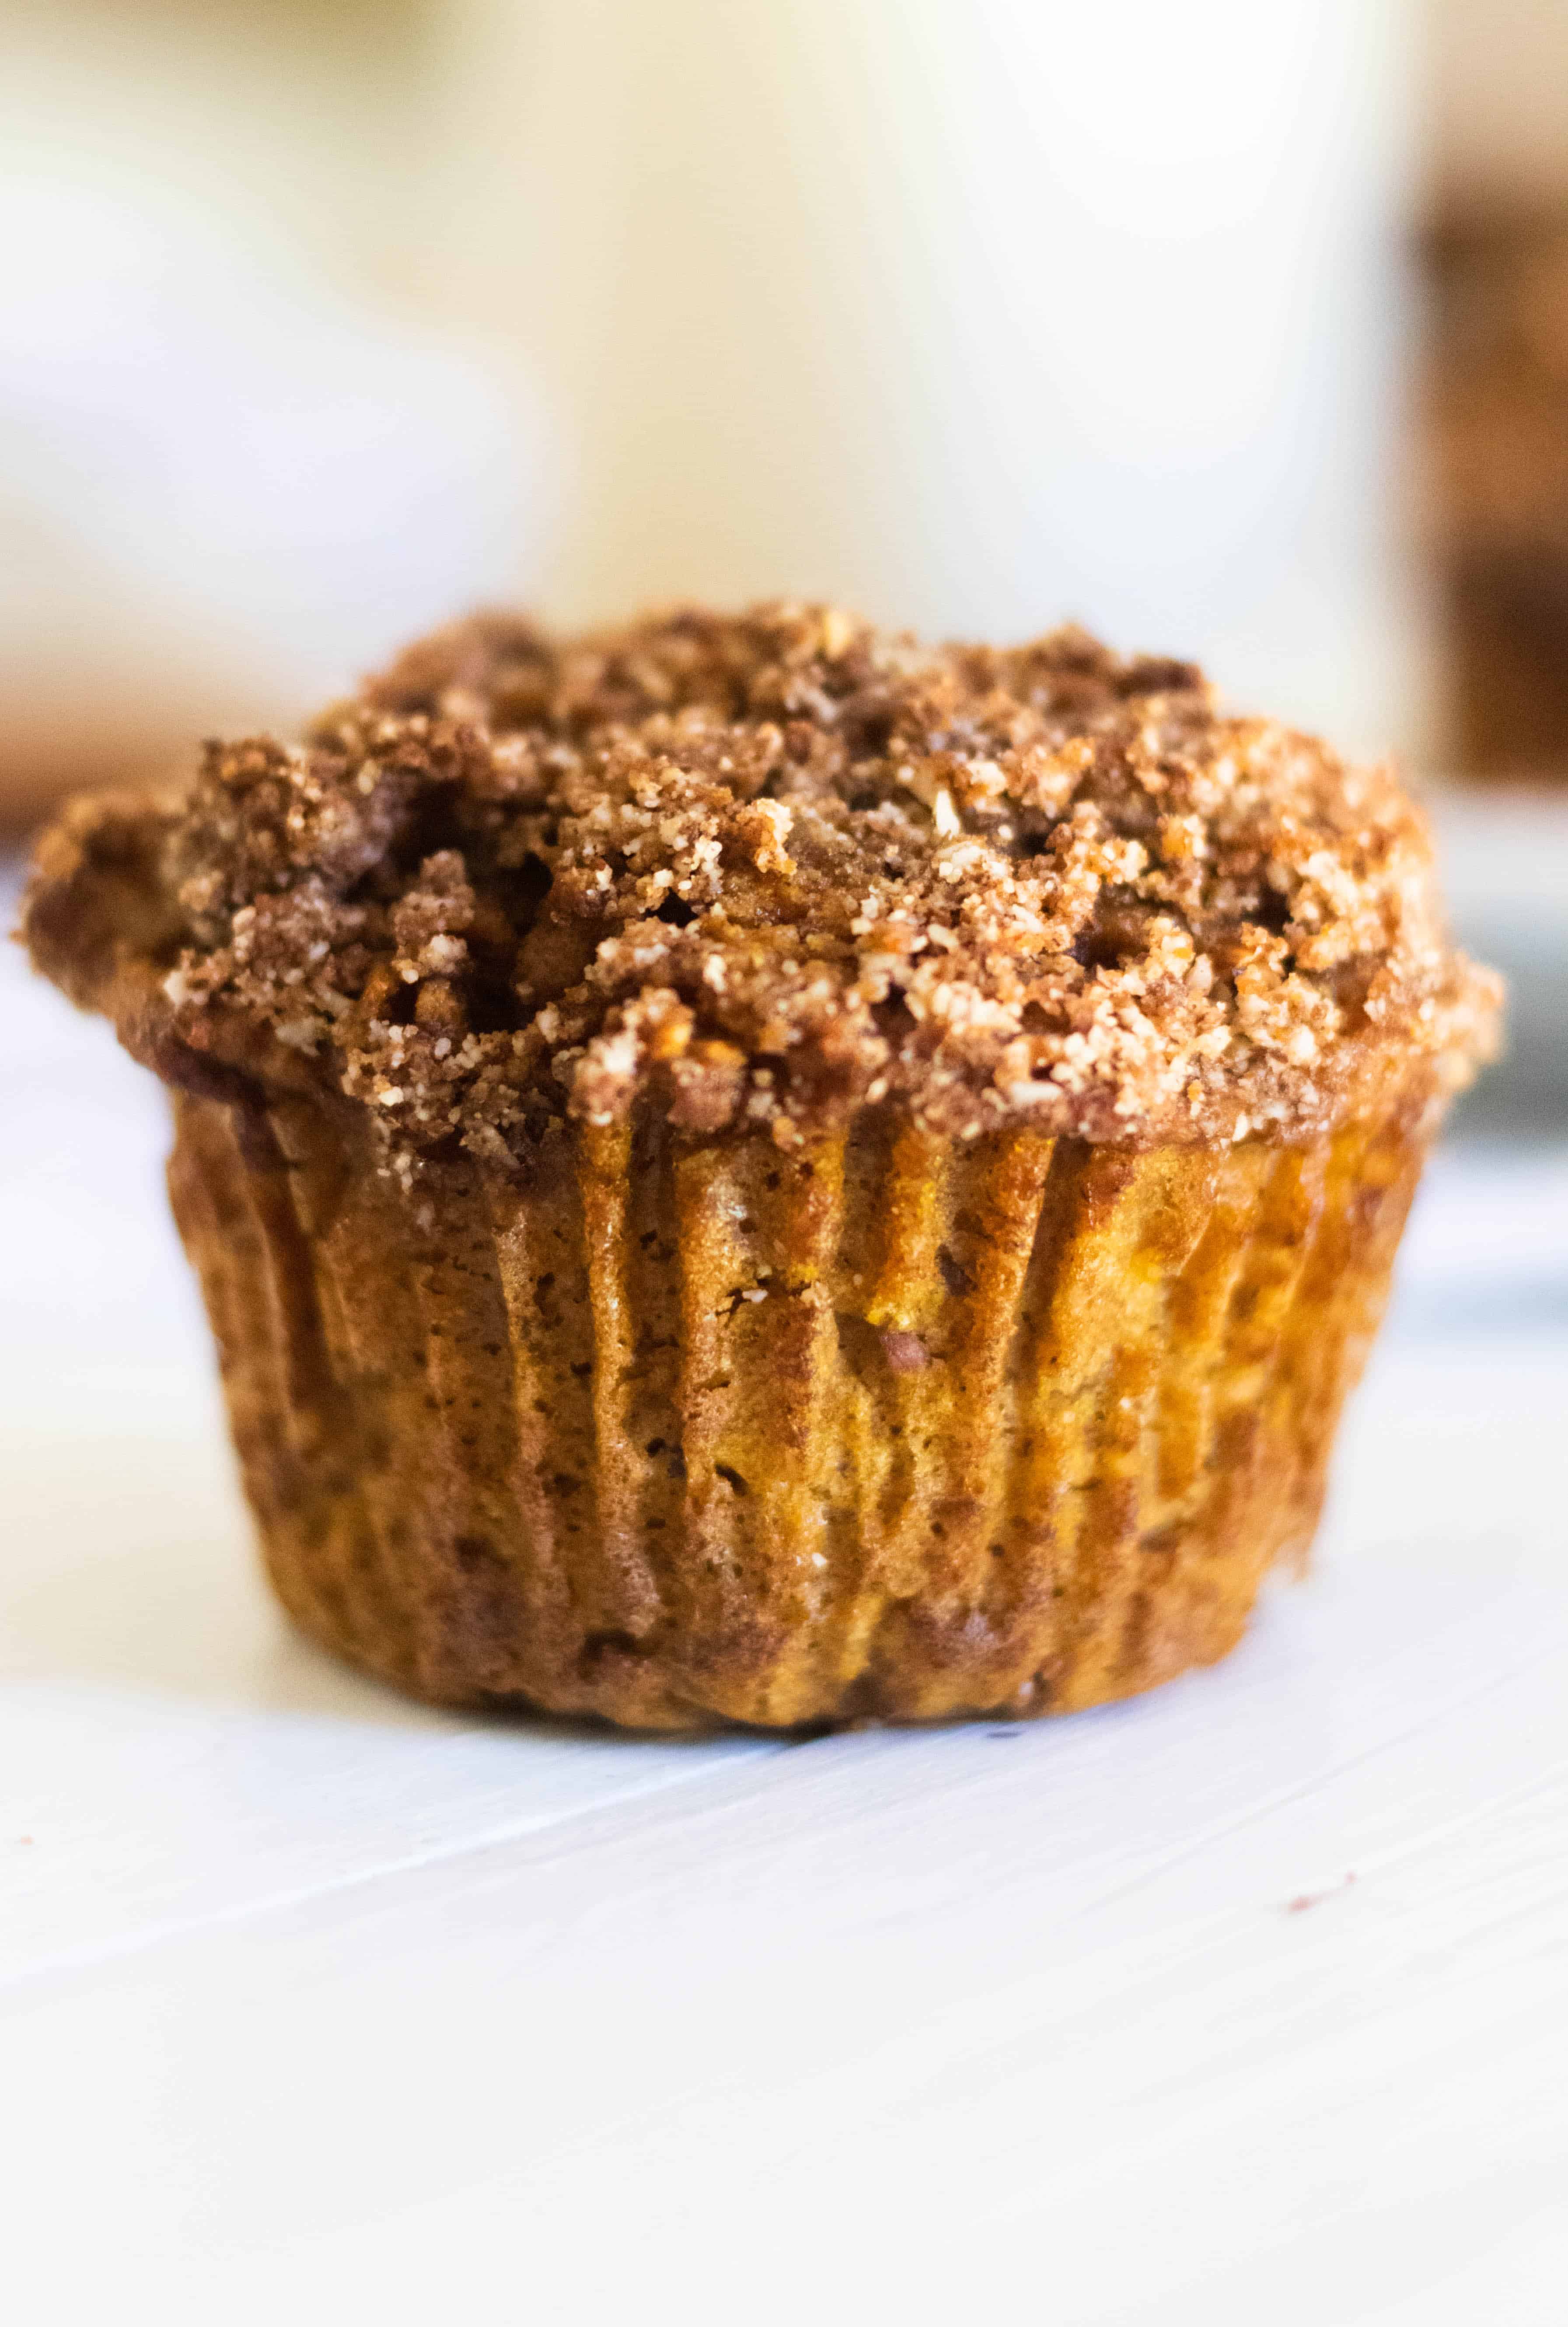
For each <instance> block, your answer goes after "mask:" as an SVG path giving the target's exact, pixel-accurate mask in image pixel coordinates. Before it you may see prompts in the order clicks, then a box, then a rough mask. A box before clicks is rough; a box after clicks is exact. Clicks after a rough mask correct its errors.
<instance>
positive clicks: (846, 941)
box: [29, 604, 1498, 1173]
mask: <svg viewBox="0 0 1568 2327" xmlns="http://www.w3.org/2000/svg"><path fill="white" fill-rule="evenodd" d="M102 813H103V814H104V815H107V814H109V812H108V811H103V812H102ZM127 816H129V827H127ZM139 818H140V821H139V823H138V821H137V818H136V816H135V815H129V812H128V811H127V808H126V803H125V802H123V801H122V802H120V803H118V804H117V807H116V808H115V809H114V810H113V812H112V817H111V819H110V820H111V822H112V823H113V830H114V834H115V835H116V836H117V839H116V842H115V846H117V848H118V850H119V856H118V858H117V862H124V861H126V857H127V849H128V850H129V854H130V855H134V857H135V863H136V864H137V866H138V867H140V868H141V870H140V874H139V877H140V878H141V880H142V882H143V883H144V886H145V883H148V882H151V883H154V886H155V888H156V891H157V896H156V900H155V908H156V909H155V910H154V907H153V906H148V907H146V908H145V910H144V911H143V912H142V914H141V916H140V922H139V925H138V926H139V930H140V934H137V935H135V936H133V934H132V932H131V927H130V920H127V918H126V911H125V909H124V908H123V906H122V907H117V909H116V910H117V911H118V912H119V915H120V921H122V922H124V923H125V928H124V929H123V930H122V931H121V935H120V939H119V941H118V944H117V948H116V947H111V948H110V950H111V951H114V952H115V953H116V958H117V960H119V961H120V963H121V964H122V967H123V966H124V964H125V962H126V959H127V958H134V963H135V965H136V966H139V968H140V970H141V972H142V974H143V984H144V987H145V992H146V994H147V995H150V996H151V997H152V998H151V1000H150V1001H146V1002H145V1007H147V1008H151V1009H152V1010H153V1011H154V1014H159V1013H161V1014H162V1016H163V1021H164V1022H166V1023H163V1024H162V1025H161V1027H160V1031H159V1042H158V1045H156V1046H155V1047H157V1048H158V1051H159V1058H160V1063H162V1062H163V1061H166V1059H167V1057H168V1054H169V1052H168V1045H169V1042H171V1041H173V1042H174V1043H175V1044H177V1045H178V1046H180V1047H181V1048H182V1049H183V1050H184V1051H187V1052H191V1053H197V1054H206V1055H208V1056H210V1057H212V1058H215V1059H223V1058H226V1057H233V1056H238V1055H240V1054H241V1053H242V1052H243V1054H244V1055H245V1056H246V1058H247V1060H248V1061H250V1062H251V1064H252V1067H253V1069H254V1066H255V1062H256V1061H257V1056H258V1045H259V1046H260V1054H261V1055H263V1057H264V1059H266V1058H270V1059H271V1060H272V1061H274V1062H275V1065H276V1066H277V1067H278V1069H279V1070H282V1069H283V1067H284V1065H285V1063H286V1065H287V1068H288V1070H290V1071H293V1072H294V1073H296V1074H297V1073H298V1072H302V1071H303V1072H308V1073H311V1074H313V1075H316V1076H319V1077H321V1078H322V1079H325V1080H326V1081H327V1082H328V1083H330V1084H331V1085H332V1086H334V1087H336V1088H337V1089H341V1091H342V1092H344V1093H346V1094H347V1095H349V1096H350V1098H354V1099H357V1100H359V1101H361V1102H363V1103H364V1105H365V1106H366V1107H369V1108H370V1109H372V1110H373V1112H374V1116H375V1119H376V1120H377V1122H378V1125H379V1126H380V1127H381V1130H382V1132H383V1133H384V1135H385V1137H386V1140H387V1145H388V1150H389V1153H390V1154H391V1155H392V1156H393V1158H394V1159H395V1160H396V1161H397V1164H398V1165H399V1168H400V1169H402V1170H403V1171H404V1172H405V1173H406V1172H407V1171H408V1170H409V1169H410V1168H412V1164H413V1163H414V1161H415V1159H416V1158H417V1156H418V1155H419V1154H422V1153H431V1152H434V1151H435V1150H438V1149H440V1148H442V1147H443V1146H446V1145H451V1144H452V1143H454V1142H462V1144H463V1145H466V1146H467V1147H468V1148H469V1150H470V1151H471V1152H472V1153H473V1154H477V1155H478V1156H480V1157H481V1158H483V1159H485V1160H488V1161H490V1162H492V1163H495V1164H510V1163H512V1162H514V1161H516V1160H518V1159H519V1158H520V1157H521V1156H523V1155H524V1154H525V1153H526V1150H527V1145H528V1142H529V1140H530V1138H531V1137H532V1136H533V1135H535V1134H536V1133H537V1131H538V1130H539V1129H540V1128H541V1127H542V1126H543V1125H544V1124H545V1123H546V1122H547V1121H548V1120H550V1119H553V1118H555V1117H560V1116H563V1115H570V1116H574V1117H581V1118H585V1119H586V1120H588V1121H589V1122H592V1123H595V1124H607V1123H611V1122H613V1121H615V1120H617V1119H618V1118H620V1117H622V1116H624V1115H625V1113H626V1112H627V1110H628V1109H629V1108H630V1107H631V1106H632V1104H633V1102H634V1100H636V1099H638V1098H639V1097H642V1096H647V1097H649V1098H651V1099H652V1100H653V1101H654V1103H656V1104H657V1105H658V1106H659V1107H662V1108H663V1109H664V1110H665V1112H666V1113H667V1115H668V1117H669V1118H670V1120H671V1122H672V1123H673V1124H675V1125H676V1126H679V1127H682V1128H684V1129H686V1130H689V1131H692V1132H699V1133H715V1132H720V1131H723V1130H725V1129H727V1128H729V1127H731V1126H734V1127H737V1128H739V1127H743V1126H762V1127H765V1128H766V1129H767V1130H768V1131H769V1132H770V1135H771V1136H772V1137H773V1138H774V1139H775V1140H776V1141H777V1142H778V1143H779V1145H781V1146H789V1145H795V1144H798V1143H799V1142H800V1141H801V1140H803V1139H804V1138H807V1137H808V1136H810V1135H813V1134H814V1133H816V1132H817V1131H819V1130H822V1129H824V1128H826V1127H827V1126H831V1125H833V1124H835V1123H837V1122H842V1121H843V1120H844V1119H845V1117H847V1116H849V1115H850V1114H852V1113H853V1112H854V1110H855V1109H856V1108H858V1107H861V1106H863V1105H868V1104H869V1105H874V1104H877V1103H879V1102H882V1101H884V1100H885V1101H890V1102H892V1103H895V1104H897V1105H899V1106H901V1107H904V1108H905V1109H907V1110H908V1112H909V1113H910V1116H911V1117H913V1118H914V1119H915V1120H916V1121H917V1122H918V1123H919V1124H920V1125H921V1126H924V1127H926V1128H928V1129H930V1130H932V1131H935V1132H938V1133H941V1134H946V1135H955V1136H958V1137H961V1138H971V1137H975V1136H977V1135H980V1134H982V1133H984V1132H987V1131H990V1130H993V1129H999V1128H1002V1127H1003V1126H1007V1125H1011V1124H1016V1123H1019V1122H1024V1121H1027V1122H1029V1123H1031V1124H1033V1125H1036V1126H1039V1127H1040V1128H1041V1130H1045V1131H1050V1132H1062V1133H1071V1134H1074V1135H1078V1136H1080V1137H1085V1138H1088V1139H1093V1140H1097V1141H1127V1142H1134V1143H1139V1144H1146V1143H1152V1142H1154V1141H1162V1140H1176V1141H1187V1142H1190V1141H1197V1140H1202V1141H1214V1140H1219V1139H1239V1138H1244V1137H1246V1136H1248V1135H1261V1136H1269V1137H1276V1138H1278V1137H1290V1136H1293V1135H1308V1134H1310V1133H1311V1132H1314V1131H1316V1130H1319V1129H1321V1128H1323V1127H1325V1126H1327V1125H1329V1124H1330V1122H1332V1121H1334V1120H1337V1119H1338V1118H1339V1117H1341V1116H1343V1115H1344V1114H1345V1113H1347V1112H1348V1111H1349V1110H1350V1109H1351V1108H1352V1107H1355V1106H1356V1105H1357V1104H1358V1101H1359V1099H1360V1098H1362V1097H1364V1096H1365V1095H1366V1093H1367V1091H1368V1089H1370V1088H1372V1087H1373V1086H1374V1085H1375V1084H1376V1083H1377V1081H1379V1080H1381V1079H1383V1078H1385V1077H1386V1075H1387V1074H1388V1073H1389V1072H1390V1071H1393V1070H1403V1069H1404V1068H1405V1066H1406V1065H1407V1064H1408V1062H1409V1061H1410V1058H1411V1056H1412V1054H1413V1053H1414V1052H1420V1053H1423V1054H1425V1055H1427V1056H1428V1057H1430V1058H1431V1059H1432V1061H1433V1062H1434V1067H1435V1070H1436V1071H1437V1074H1438V1076H1439V1079H1440V1080H1445V1081H1447V1082H1448V1083H1450V1084H1456V1083H1458V1082H1459V1081H1461V1080H1462V1079H1464V1078H1465V1076H1466V1075H1467V1074H1468V1072H1469V1071H1470V1069H1471V1068H1472V1066H1473V1064H1474V1063H1475V1062H1476V1061H1477V1060H1478V1059H1479V1058H1480V1057H1481V1056H1482V1055H1484V1053H1485V1051H1486V1050H1487V1048H1488V1046H1489V1042H1490V1041H1491V1039H1492V1034H1493V1028H1494V1025H1495V1021H1496V1016H1497V1009H1498V988H1497V984H1496V981H1495V980H1494V979H1492V978H1491V977H1489V974H1488V973H1486V972H1483V971H1478V970H1476V969H1474V968H1473V967H1471V966H1470V964H1469V963H1467V962H1466V961H1465V960H1464V959H1463V958H1462V957H1461V956H1458V955H1456V954H1455V953H1454V952H1453V951H1452V950H1451V948H1450V946H1449V944H1448V941H1447V938H1446V935H1445V931H1444V929H1443V924H1442V917H1441V911H1440V907H1439V903H1438V899H1437V894H1436V890H1435V885H1434V879H1433V866H1432V859H1431V849H1430V844H1429V841H1428V837H1427V834H1426V831H1425V827H1424V825H1423V820H1422V818H1421V817H1420V815H1419V813H1418V811H1417V810H1416V809H1415V808H1414V806H1413V804H1412V803H1411V801H1410V800H1409V799H1408V798H1407V797H1406V795H1405V793H1404V791H1403V790H1401V788H1400V786H1399V785H1398V783H1397V781H1396V780H1395V777H1394V776H1393V774H1392V773H1391V771H1389V770H1388V769H1387V768H1386V767H1371V768H1358V767H1352V766H1349V765H1347V764H1346V763H1345V762H1343V761H1341V760H1340V759H1339V758H1338V757H1337V756H1336V755H1335V754H1334V753H1333V752H1331V751H1330V750H1329V749H1328V748H1327V747H1326V746H1325V745H1323V744H1321V743H1317V742H1314V741H1312V740H1311V739H1310V738H1307V737H1305V736H1302V735H1299V734H1293V733H1291V732H1289V731H1288V730H1286V729H1284V728H1283V727H1280V726H1277V725H1275V724H1272V723H1271V722H1269V721H1267V720H1264V719H1256V718H1241V717H1233V716H1230V715H1227V714H1225V713H1224V712H1222V711H1221V710H1220V709H1219V708H1218V707H1217V706H1216V704H1215V702H1214V700H1213V698H1212V696H1211V694H1210V692H1209V689H1208V687H1206V685H1205V683H1204V681H1203V679H1202V678H1201V675H1200V674H1199V672H1198V671H1197V670H1196V669H1195V668H1192V667H1191V666H1190V665H1189V664H1185V663H1181V662H1173V661H1169V660H1161V659H1153V658H1134V659H1123V658H1121V657H1118V656H1117V655H1115V654H1113V653H1112V652H1110V651H1109V650H1107V649H1106V648H1104V647H1102V646H1100V645H1098V644H1097V642H1096V641H1095V640H1092V639H1090V638H1089V637H1087V635H1085V634H1084V633H1083V632H1081V631H1077V630H1072V629H1068V630H1061V631H1054V632H1052V633H1051V634H1050V635H1049V636H1048V637H1045V638H1043V639H1041V640H1037V641H1035V642H1033V643H1032V644H1030V645H1025V646H1022V647H1017V648H1011V649H996V648H990V647H978V646H950V647H943V648H927V647H923V646H920V645H919V644H917V643H916V642H915V641H913V640H910V639H909V638H907V637H902V636H892V635H889V634H887V633H884V632H879V631H875V630H873V628H871V627H870V626H869V625H867V624H866V623H864V622H863V621H858V620H857V619H855V618H854V617H853V616H851V615H849V614H846V613H845V612H841V611H840V610H838V609H836V608H826V607H820V606H801V605H794V604H781V605H771V606H763V607H760V608H756V609H753V610H752V611H751V612H747V613H744V614H742V615H737V616H721V615H716V614H710V613H705V612H691V611H679V612H673V613H670V614H667V615H663V616H658V617H654V618H651V619H649V620H647V621H642V622H639V623H637V624H635V625H633V626H631V627H630V628H628V629H625V630H621V631H613V632H607V633H603V634H599V635H593V636H589V637H587V638H581V639H573V640H565V641H562V640H554V639H552V638H550V637H548V636H547V635H546V633H545V632H543V631H540V630H539V629H537V628H536V627H535V626H533V625H532V624H531V623H529V622H527V621H524V620H521V619H520V618H513V617H509V616H499V615H498V616H481V617H478V618H475V619H472V620H471V621H465V622H462V623H459V624H456V625H455V626H453V628H451V629H450V630H447V631H442V632H440V633H438V634H437V635H435V636H434V637H433V638H431V639H428V640H424V641H422V642H421V643H420V644H419V645H417V646H415V647H413V648H411V649H410V650H408V652H407V653H406V654H405V655H404V656H403V657H402V658H401V659H399V660H398V661H397V663H395V664H394V665H393V666H392V668H390V669H389V670H387V672H385V673H383V674H382V675H381V676H379V677H378V678H375V679H373V680H371V681H369V683H368V684H367V685H366V686H365V687H362V688H361V690H360V692H359V694H358V695H357V696H355V697H353V698H352V699H351V700H350V701H347V702H344V703H341V704H338V705H336V706H333V707H332V708H331V709H330V710H329V711H327V712H326V713H325V714H323V715H322V717H321V718H320V719H318V720H317V721H316V722H315V723H314V724H313V726H312V727H311V728H310V730H309V731H308V732H307V734H306V735H305V736H304V738H303V741H302V742H300V743H297V744H285V743H276V742H274V741H271V740H269V739H258V740H252V741H247V742H243V743H230V744H225V743H211V744H209V745H208V746H207V747H206V750H205V752H204V756H203V758H202V762H201V767H200V770H199V771H198V773H197V775H196V777H195V780H194V782H193V784H192V786H191V790H190V791H189V793H188V794H187V795H186V797H185V798H184V799H182V801H179V802H177V803H163V804H154V803H142V804H141V805H140V808H139ZM115 819H117V821H115ZM133 827H134V834H135V838H134V846H130V844H128V843H127V842H126V831H127V828H133ZM107 828H108V827H107V826H105V825H104V824H103V823H102V821H101V818H100V820H99V822H98V823H97V824H95V822H94V812H93V811H92V809H90V808H85V807H84V808H80V809H79V812H78V815H77V818H76V822H75V825H74V826H72V827H70V836H69V837H68V838H67V839H65V840H61V838H60V836H58V835H57V836H56V837H55V840H54V844H53V847H54V853H53V855H52V856H51V844H50V843H46V844H45V847H44V850H43V852H42V856H41V868H42V869H41V872H40V874H39V876H38V878H37V881H36V883H35V890H34V895H33V902H32V905H31V906H30V909H29V920H30V921H31V922H32V924H33V932H32V933H33V944H34V949H35V952H36V953H37V954H38V955H39V958H40V959H41V961H42V966H43V967H45V968H47V969H49V970H50V971H51V974H52V975H55V976H57V977H60V978H61V982H62V983H64V984H67V985H68V986H69V987H70V988H71V990H73V991H79V989H80V988H81V986H82V985H83V983H84V973H83V972H82V971H81V969H80V967H79V964H78V965H77V967H76V968H75V970H74V972H73V970H72V967H71V964H70V960H69V958H66V959H65V960H64V961H63V962H62V959H61V957H62V956H65V957H69V956H70V945H71V940H70V934H69V930H65V932H64V934H63V935H62V934H61V930H62V929H63V921H62V917H61V915H60V914H58V913H55V914H54V915H53V916H52V919H51V913H50V910H49V905H48V893H49V892H50V888H51V882H53V883H55V884H56V886H58V883H60V882H61V881H62V880H65V879H66V878H67V877H68V874H67V872H66V870H65V869H64V866H65V858H66V856H67V855H70V851H71V850H73V849H74V850H75V851H76V852H77V854H78V856H80V855H83V854H84V853H85V856H86V858H87V859H89V860H90V859H91V858H92V857H93V854H94V849H95V846H97V847H98V855H99V856H100V857H102V856H103V855H104V850H105V848H106V847H107V846H108V844H107V842H104V841H103V839H102V835H103V833H104V832H105V831H106V830H107ZM64 829H65V828H64V827H62V830H64ZM95 833H96V834H97V835H98V840H97V841H95ZM62 851H64V855H62V853H61V852H62ZM111 853H112V851H111ZM75 861H76V859H74V858H73V859H72V863H73V864H74V863H75ZM51 868H52V869H51ZM131 918H132V919H135V916H133V917H131ZM149 928H155V931H156V934H155V936H148V935H147V933H146V932H147V930H148V929H149ZM49 930H53V935H52V936H51V935H49V934H48V933H47V932H48V931H49ZM41 931H43V932H45V934H44V935H42V938H41V935H40V932H41ZM78 951H80V943H79V945H78ZM99 951H100V953H101V951H102V949H101V948H100V949H99ZM85 982H87V983H89V984H90V983H91V981H90V980H86V981H85ZM98 984H99V986H100V987H101V986H102V984H103V980H102V978H101V977H100V978H99V980H98ZM79 998H89V999H97V1000H98V1005H99V1006H109V1007H113V1006H114V1005H113V1004H112V1003H111V1002H110V1001H107V1000H106V998H105V995H104V994H103V993H102V992H98V993H97V994H96V995H85V996H81V995H79ZM121 1014H122V1015H123V1011H122V1013H121ZM147 1047H148V1046H147V1044H146V1042H145V1039H144V1042H143V1048H144V1049H146V1048H147Z"/></svg>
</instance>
